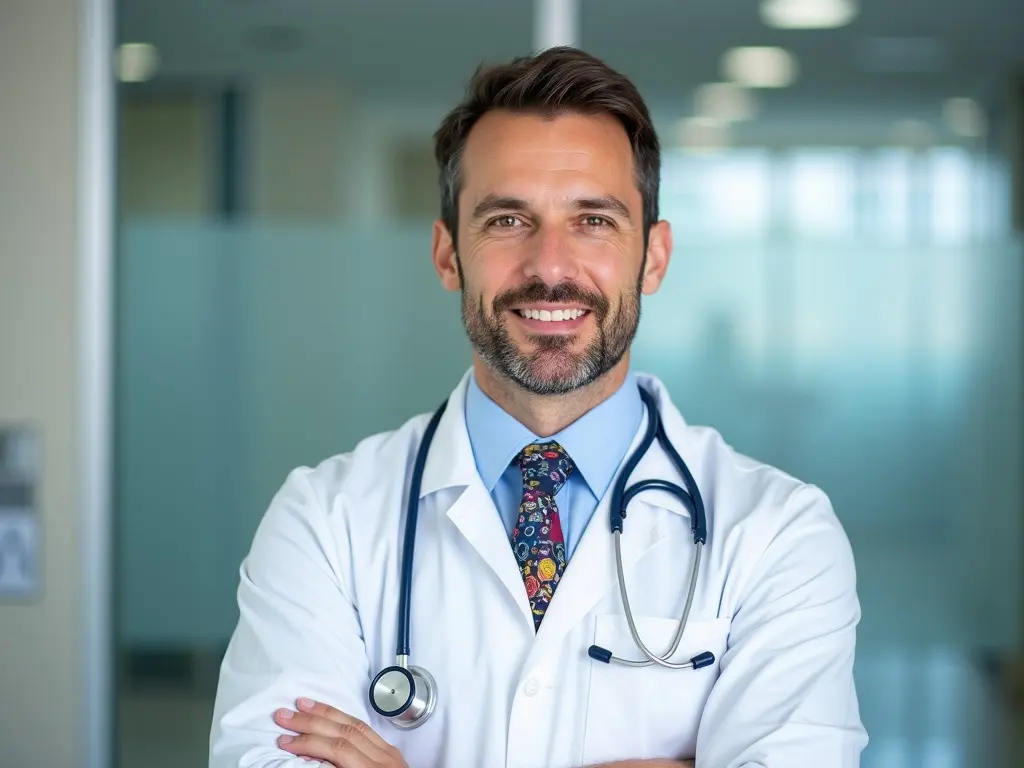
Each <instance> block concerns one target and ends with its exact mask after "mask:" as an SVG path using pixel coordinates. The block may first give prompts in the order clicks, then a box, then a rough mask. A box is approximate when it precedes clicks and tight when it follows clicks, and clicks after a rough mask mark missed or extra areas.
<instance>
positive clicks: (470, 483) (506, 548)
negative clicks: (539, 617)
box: [420, 372, 533, 627]
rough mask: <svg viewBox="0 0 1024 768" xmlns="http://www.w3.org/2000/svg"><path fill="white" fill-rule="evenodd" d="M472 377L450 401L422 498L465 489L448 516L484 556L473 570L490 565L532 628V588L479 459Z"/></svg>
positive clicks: (429, 457) (425, 476)
mask: <svg viewBox="0 0 1024 768" xmlns="http://www.w3.org/2000/svg"><path fill="white" fill-rule="evenodd" d="M469 376H470V373H469V372H467V373H466V375H465V376H464V377H463V379H462V381H461V382H460V384H459V386H458V387H456V389H455V391H454V392H453V393H452V394H451V396H450V397H449V399H448V406H447V407H446V409H445V413H444V415H443V416H442V417H441V421H440V422H439V423H438V425H437V432H436V434H435V435H434V441H433V444H432V445H431V448H430V452H429V453H428V455H427V462H426V464H425V465H424V470H423V485H422V488H421V491H420V498H421V499H422V498H424V497H426V496H428V495H430V494H434V493H437V492H439V491H443V490H445V489H452V490H456V491H457V490H459V489H461V493H458V495H457V496H456V498H455V500H454V502H452V504H451V506H450V507H448V511H447V516H448V519H449V520H451V521H452V523H454V524H455V526H456V527H457V528H458V529H459V532H460V533H461V534H462V536H463V537H464V538H465V539H466V541H467V542H468V543H469V544H470V545H471V546H472V547H473V549H475V550H476V554H477V555H478V556H479V558H480V559H481V560H482V561H483V562H482V564H479V563H474V564H472V566H471V570H473V572H477V571H478V566H479V565H483V566H484V567H488V568H490V569H491V570H492V571H493V572H494V574H495V576H496V577H497V578H498V580H499V581H500V582H501V583H502V584H503V585H504V586H505V588H506V589H507V590H508V592H509V596H510V598H511V601H512V603H513V604H514V605H515V607H516V609H517V610H519V611H520V612H521V613H522V615H523V619H524V621H525V622H526V623H527V624H528V625H529V626H530V627H532V626H533V617H532V616H531V614H530V605H529V601H528V600H527V597H526V587H525V586H524V584H523V578H522V576H521V575H520V573H519V567H518V565H517V564H516V559H515V555H514V554H513V552H512V543H511V541H509V537H508V533H507V532H506V531H505V527H504V525H503V524H502V521H501V517H500V515H499V514H498V510H497V509H496V508H495V506H494V500H493V499H492V498H491V495H490V494H489V493H488V492H487V489H486V488H485V487H484V484H483V481H482V480H481V479H480V474H479V472H477V468H476V462H475V460H474V458H473V448H472V445H471V443H470V441H469V432H468V430H467V429H466V417H465V413H466V411H465V402H466V399H465V397H466V387H467V385H468V383H469Z"/></svg>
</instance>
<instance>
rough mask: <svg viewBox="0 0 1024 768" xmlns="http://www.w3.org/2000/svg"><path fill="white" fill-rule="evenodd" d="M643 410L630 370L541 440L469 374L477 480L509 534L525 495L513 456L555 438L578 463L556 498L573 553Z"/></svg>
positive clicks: (568, 549)
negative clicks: (593, 402) (588, 406)
mask: <svg viewBox="0 0 1024 768" xmlns="http://www.w3.org/2000/svg"><path fill="white" fill-rule="evenodd" d="M643 411H644V405H643V401H642V400H641V399H640V392H639V390H638V389H637V382H636V379H635V377H634V376H633V374H632V373H630V374H628V375H627V376H626V380H625V382H623V384H622V386H621V387H620V388H619V389H618V390H617V391H616V392H615V393H614V394H613V395H612V396H611V397H609V398H608V399H606V400H605V401H604V402H602V403H600V404H599V405H598V406H597V407H595V408H592V409H591V410H589V411H588V412H587V413H585V414H584V415H583V416H581V417H580V418H579V419H577V420H576V421H575V422H573V423H572V424H570V425H569V426H568V427H566V428H565V429H563V430H562V431H561V432H559V433H557V434H555V435H552V436H551V437H548V438H544V439H542V438H540V437H538V436H537V435H535V434H533V432H531V431H530V430H529V429H527V428H526V427H525V426H523V425H522V424H520V423H519V422H518V421H516V419H514V418H513V417H512V416H510V415H509V414H508V413H507V412H506V411H505V410H503V409H502V408H501V407H500V406H499V405H498V404H497V403H495V402H494V401H493V400H491V398H489V397H488V396H487V395H486V394H484V392H483V390H482V389H480V385H479V384H477V382H476V377H475V376H470V380H469V387H468V389H467V391H466V427H467V429H468V430H469V441H470V444H471V445H472V448H473V457H474V459H475V460H476V467H477V471H478V472H479V474H480V479H481V480H483V483H484V487H486V488H487V490H488V491H489V492H490V494H491V498H492V499H493V500H494V505H495V506H496V507H497V508H498V514H500V515H501V519H502V521H503V522H504V523H505V528H506V530H508V534H509V537H511V536H512V530H513V528H515V523H516V520H517V519H518V517H519V502H520V501H522V497H523V478H522V473H521V471H520V470H519V467H518V466H516V465H515V464H513V463H512V460H513V459H514V458H515V457H516V454H518V453H519V452H520V451H521V450H522V449H523V448H525V447H526V446H527V445H529V444H530V443H535V442H550V441H555V442H557V443H558V444H559V445H561V446H562V447H563V448H564V449H565V451H566V453H568V454H569V457H570V458H571V459H572V461H573V463H574V464H575V465H576V470H575V471H574V472H573V473H572V475H570V476H569V480H568V482H567V483H566V484H565V485H564V486H563V487H562V489H561V490H560V491H559V492H558V495H557V496H556V497H555V503H556V504H557V505H558V514H559V518H560V521H561V524H562V531H563V533H564V535H565V552H566V557H572V553H573V552H574V551H575V550H576V545H577V544H578V543H579V540H580V537H581V536H582V535H583V531H584V530H586V527H587V523H589V522H590V519H591V518H592V517H593V516H594V511H595V510H596V509H597V505H598V503H599V502H600V500H601V499H602V498H603V497H604V494H605V492H607V490H608V488H609V487H610V486H611V482H612V480H613V479H614V477H615V472H616V470H617V469H618V468H619V465H620V464H621V463H622V460H623V458H624V457H625V455H626V451H627V450H628V449H629V446H630V443H632V442H633V438H634V437H635V436H636V432H637V430H638V429H639V428H640V422H641V420H642V419H643Z"/></svg>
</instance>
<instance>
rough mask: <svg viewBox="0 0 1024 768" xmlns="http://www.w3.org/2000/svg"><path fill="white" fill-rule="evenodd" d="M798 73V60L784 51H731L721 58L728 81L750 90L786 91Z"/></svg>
mask: <svg viewBox="0 0 1024 768" xmlns="http://www.w3.org/2000/svg"><path fill="white" fill-rule="evenodd" d="M797 70H798V67H797V63H796V58H795V57H794V56H793V54H791V53H790V52H789V51H787V50H786V49H785V48H732V49H730V50H728V51H726V53H725V56H723V57H722V72H723V74H724V75H725V78H726V79H727V80H729V81H731V82H733V83H736V84H737V85H745V86H747V87H748V88H785V87H786V86H787V85H791V84H792V83H793V81H794V80H796V76H797Z"/></svg>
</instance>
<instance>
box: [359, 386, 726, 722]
mask: <svg viewBox="0 0 1024 768" xmlns="http://www.w3.org/2000/svg"><path fill="white" fill-rule="evenodd" d="M640 397H641V398H642V399H643V401H644V404H645V405H646V406H647V412H648V414H649V415H650V418H649V419H648V422H647V430H646V431H645V432H644V437H643V440H642V441H641V443H640V445H639V446H637V449H636V450H635V451H634V452H633V453H632V454H631V455H630V457H629V459H628V460H627V461H626V464H625V466H624V467H623V469H622V472H620V473H619V476H618V478H617V479H616V481H615V485H614V486H613V488H612V498H611V530H612V536H613V538H614V540H615V569H616V572H617V575H618V580H619V591H620V593H621V594H622V606H623V608H624V610H625V614H626V622H627V623H628V624H629V632H630V634H631V635H632V636H633V641H634V642H635V643H636V645H637V647H638V648H639V649H640V650H641V651H642V652H643V654H644V656H646V657H647V658H646V659H645V660H643V661H633V660H629V659H622V658H619V657H618V656H614V655H612V652H611V651H609V650H607V649H606V648H601V647H600V646H597V645H592V646H590V648H589V649H588V651H587V653H588V655H589V656H590V658H592V659H594V660H596V661H602V662H604V663H605V664H608V663H610V662H616V663H617V664H624V665H626V666H630V667H647V666H650V665H651V664H659V665H661V666H663V667H668V668H669V669H701V668H702V667H706V666H709V665H711V664H714V663H715V655H714V654H713V653H711V652H710V651H704V652H703V653H698V654H697V655H696V656H694V657H692V658H691V659H690V660H689V661H683V662H671V661H668V659H669V658H671V657H672V655H673V654H674V653H675V652H676V649H678V648H679V643H680V641H681V640H682V638H683V632H684V631H685V629H686V621H687V619H688V618H689V616H690V607H691V606H692V604H693V593H694V590H695V589H696V587H697V576H698V574H699V571H700V555H701V550H702V549H703V547H704V543H705V542H706V541H707V533H708V531H707V519H706V518H705V515H704V500H703V499H702V498H701V495H700V491H699V490H698V488H697V483H696V482H695V481H694V479H693V475H692V474H690V470H689V468H688V467H687V466H686V462H684V461H683V459H682V457H681V456H680V455H679V453H678V452H677V451H676V449H675V447H674V446H673V445H672V443H671V442H670V441H669V439H668V436H667V435H666V434H665V427H664V425H663V424H662V422H661V417H660V414H659V413H658V406H657V403H655V401H654V398H653V397H652V396H651V395H650V394H649V393H648V392H647V391H646V390H644V388H643V387H640ZM446 406H447V401H446V402H445V403H442V405H441V407H440V408H438V409H437V412H436V413H435V414H434V415H433V417H432V418H431V419H430V422H429V423H428V424H427V428H426V431H425V432H424V434H423V440H422V441H421V442H420V447H419V450H418V452H417V454H416V462H415V464H413V470H412V483H411V484H410V488H409V500H408V513H407V516H406V520H405V549H404V551H403V553H402V574H401V583H400V591H399V596H398V648H397V649H396V658H395V664H394V665H393V666H390V667H385V668H384V669H382V670H381V671H380V672H378V673H377V676H376V677H374V678H373V681H372V682H371V683H370V689H369V697H370V705H371V706H372V707H373V709H374V710H375V711H376V712H377V713H378V714H380V715H381V716H383V717H385V718H387V719H388V720H390V721H391V723H392V724H394V725H395V727H397V728H402V729H410V728H415V727H417V726H419V725H422V724H423V723H424V722H425V721H426V720H427V718H428V717H430V714H431V713H432V712H433V711H434V708H435V707H436V705H437V683H436V682H435V680H434V678H433V677H432V676H431V675H430V673H429V672H428V671H427V670H425V669H423V668H422V667H417V666H410V665H409V615H410V607H411V606H410V598H409V595H410V593H411V592H412V564H413V548H414V546H415V544H416V517H417V514H418V512H419V497H420V485H421V483H422V481H423V467H424V465H425V464H426V463H427V453H428V452H429V451H430V443H431V442H432V441H433V439H434V433H435V432H436V431H437V425H438V423H439V422H440V421H441V416H442V415H443V414H444V410H445V407H446ZM655 439H657V440H658V442H659V443H660V444H661V447H662V448H663V449H664V450H665V452H666V453H667V454H668V455H669V457H670V458H671V460H672V463H673V464H674V465H675V467H676V469H677V470H678V471H679V474H680V475H682V477H683V480H684V481H685V482H686V485H687V487H688V488H690V489H691V491H692V495H691V493H688V492H687V491H686V490H684V489H683V488H681V487H679V486H678V485H676V484H674V483H670V482H668V481H667V480H643V481H641V482H639V483H636V484H635V485H632V486H631V487H629V488H626V482H627V481H628V479H629V476H630V475H631V474H632V473H633V470H634V469H635V468H636V465H637V464H638V463H639V462H640V459H641V458H643V455H644V454H645V453H646V452H647V449H648V448H650V447H651V444H652V443H653V442H654V440H655ZM653 490H658V491H667V492H669V493H670V494H672V495H673V496H675V497H676V498H677V499H678V500H679V501H680V502H682V503H683V504H684V505H685V506H686V507H687V509H689V511H690V519H691V521H692V522H691V529H692V531H693V542H694V545H695V546H696V548H697V553H696V556H695V557H694V559H693V571H692V573H691V574H690V589H689V592H688V593H687V595H686V605H685V606H684V607H683V615H682V617H681V618H680V619H679V627H678V628H677V629H676V634H675V637H673V639H672V647H671V648H669V650H668V651H666V652H665V654H664V655H662V656H658V655H657V654H655V653H654V652H652V651H651V650H650V649H649V648H648V647H647V646H646V645H644V642H643V640H641V639H640V635H639V633H638V632H637V629H636V624H635V623H634V621H633V612H632V611H631V610H630V607H629V596H628V595H627V594H626V580H625V575H624V573H623V568H622V529H623V521H624V520H625V518H626V507H628V506H629V502H630V501H632V500H633V498H634V497H635V496H636V495H637V494H639V493H641V492H643V491H653Z"/></svg>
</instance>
